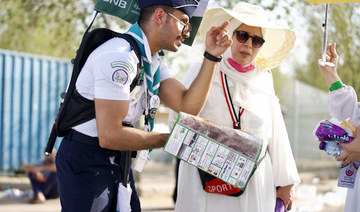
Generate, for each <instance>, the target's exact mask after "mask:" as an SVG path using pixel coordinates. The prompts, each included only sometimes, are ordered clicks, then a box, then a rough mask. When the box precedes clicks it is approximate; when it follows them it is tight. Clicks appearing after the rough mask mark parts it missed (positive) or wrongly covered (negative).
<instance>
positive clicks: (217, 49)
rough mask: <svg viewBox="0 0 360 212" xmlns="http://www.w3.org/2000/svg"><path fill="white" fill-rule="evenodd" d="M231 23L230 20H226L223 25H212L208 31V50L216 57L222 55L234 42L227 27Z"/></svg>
mask: <svg viewBox="0 0 360 212" xmlns="http://www.w3.org/2000/svg"><path fill="white" fill-rule="evenodd" d="M229 23H230V22H229V21H225V22H224V23H223V24H222V25H221V26H217V27H211V29H210V30H209V31H208V32H207V33H206V40H205V48H206V51H207V52H209V53H210V54H211V55H213V56H215V57H220V56H221V55H222V54H223V53H224V52H225V51H226V49H228V48H229V47H230V46H231V44H232V40H231V38H230V36H229V35H228V30H227V28H226V27H227V26H228V25H229Z"/></svg>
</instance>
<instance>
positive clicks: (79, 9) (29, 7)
mask: <svg viewBox="0 0 360 212" xmlns="http://www.w3.org/2000/svg"><path fill="white" fill-rule="evenodd" d="M0 8H1V11H0V37H1V39H0V48H4V49H10V50H16V51H23V52H30V53H36V54H44V55H51V56H56V57H72V56H73V55H74V52H75V50H76V48H77V45H78V42H79V39H80V36H81V32H82V31H83V29H84V28H85V18H86V16H87V14H88V11H87V5H85V2H82V1H73V0H28V1H22V0H9V1H2V2H1V3H0Z"/></svg>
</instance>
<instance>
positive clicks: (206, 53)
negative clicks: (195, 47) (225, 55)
mask: <svg viewBox="0 0 360 212" xmlns="http://www.w3.org/2000/svg"><path fill="white" fill-rule="evenodd" d="M204 57H205V58H207V59H209V60H211V61H214V62H220V61H221V59H222V57H221V56H220V57H215V56H214V55H212V54H210V53H209V52H207V51H205V52H204Z"/></svg>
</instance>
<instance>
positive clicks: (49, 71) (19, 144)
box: [0, 49, 72, 171]
mask: <svg viewBox="0 0 360 212" xmlns="http://www.w3.org/2000/svg"><path fill="white" fill-rule="evenodd" d="M71 71H72V64H71V63H70V60H64V59H58V58H52V57H46V56H39V55H32V54H27V53H20V52H15V51H9V50H3V49H0V80H1V83H0V171H7V170H17V169H20V168H21V164H22V163H29V162H33V161H35V160H37V159H39V158H41V157H44V156H43V153H44V149H45V146H46V143H47V139H48V136H49V133H50V130H51V127H52V124H53V122H54V119H55V116H56V113H57V110H58V107H59V103H60V101H61V98H60V93H61V92H63V91H65V90H66V87H67V83H68V80H69V79H70V76H71ZM58 140H59V139H58ZM59 143H60V142H59V141H57V146H58V145H59Z"/></svg>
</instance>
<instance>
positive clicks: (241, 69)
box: [227, 57, 255, 73]
mask: <svg viewBox="0 0 360 212" xmlns="http://www.w3.org/2000/svg"><path fill="white" fill-rule="evenodd" d="M227 61H228V62H229V64H230V65H231V66H232V67H233V68H235V69H236V70H237V71H238V72H241V73H246V72H248V71H252V70H254V69H255V66H254V65H253V64H250V65H248V66H246V67H244V66H242V65H239V64H238V63H237V62H235V61H234V60H233V59H231V58H230V57H228V59H227Z"/></svg>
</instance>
